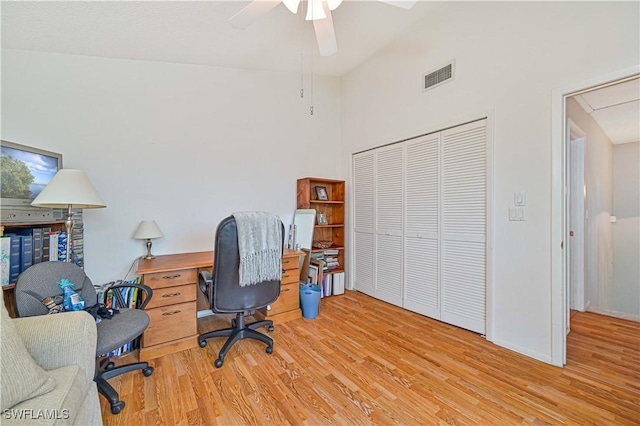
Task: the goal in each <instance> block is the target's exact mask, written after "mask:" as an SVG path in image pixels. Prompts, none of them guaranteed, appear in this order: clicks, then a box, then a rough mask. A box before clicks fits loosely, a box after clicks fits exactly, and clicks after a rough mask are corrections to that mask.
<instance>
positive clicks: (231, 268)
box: [198, 216, 284, 368]
mask: <svg viewBox="0 0 640 426" xmlns="http://www.w3.org/2000/svg"><path fill="white" fill-rule="evenodd" d="M280 227H281V232H280V234H281V235H282V241H280V247H279V250H280V252H281V253H282V247H283V244H284V226H283V225H282V222H280ZM239 266H240V254H239V249H238V228H237V225H236V220H235V219H234V217H233V216H229V217H228V218H226V219H224V220H223V221H222V222H220V224H219V225H218V229H217V231H216V237H215V250H214V264H213V278H212V277H211V274H210V273H209V272H208V271H204V272H201V273H200V277H199V279H198V284H199V286H200V290H201V291H202V292H203V293H204V294H205V296H207V298H208V300H209V306H210V307H211V310H212V311H213V312H215V313H235V314H236V317H235V319H233V320H232V327H230V328H225V329H222V330H214V331H211V332H209V333H204V334H201V335H200V336H199V337H198V340H199V341H200V347H203V348H204V347H205V346H207V339H209V338H211V337H228V339H227V341H226V342H225V344H224V346H222V349H220V353H219V354H218V359H217V360H216V362H215V365H216V367H218V368H220V367H222V363H223V362H224V358H225V356H226V355H227V352H229V349H231V346H232V345H233V344H234V343H236V342H237V341H238V340H240V339H247V338H248V339H256V340H259V341H261V342H264V343H266V344H267V349H266V352H267V353H268V354H270V353H272V352H273V339H272V338H271V337H269V336H267V335H265V334H262V333H260V332H258V331H256V329H258V328H260V327H268V330H269V331H273V330H274V328H273V321H270V320H265V321H257V322H253V323H250V324H247V323H246V322H245V317H246V316H249V315H252V314H253V313H254V312H255V310H257V309H260V308H264V307H265V306H267V305H269V304H271V303H273V302H275V301H276V299H277V298H278V296H279V295H280V281H279V280H278V281H263V282H260V283H257V284H253V285H248V286H245V287H241V286H240V284H239V272H238V271H239Z"/></svg>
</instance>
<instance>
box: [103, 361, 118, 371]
mask: <svg viewBox="0 0 640 426" xmlns="http://www.w3.org/2000/svg"><path fill="white" fill-rule="evenodd" d="M115 366H116V365H115V364H114V363H113V361H109V362H108V363H107V365H105V366H104V369H105V370H106V371H109V370H113V368H114V367H115Z"/></svg>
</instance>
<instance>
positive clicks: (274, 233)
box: [233, 212, 282, 287]
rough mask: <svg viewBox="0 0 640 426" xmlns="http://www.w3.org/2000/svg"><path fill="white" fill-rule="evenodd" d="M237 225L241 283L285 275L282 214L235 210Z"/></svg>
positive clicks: (241, 285) (246, 283)
mask: <svg viewBox="0 0 640 426" xmlns="http://www.w3.org/2000/svg"><path fill="white" fill-rule="evenodd" d="M233 217H234V218H235V220H236V225H237V227H238V249H239V251H240V271H239V272H240V287H244V286H247V285H251V284H257V283H259V282H262V281H278V280H281V279H282V234H281V233H282V228H281V226H280V224H281V222H280V218H279V217H278V216H276V215H274V214H271V213H265V212H236V213H233Z"/></svg>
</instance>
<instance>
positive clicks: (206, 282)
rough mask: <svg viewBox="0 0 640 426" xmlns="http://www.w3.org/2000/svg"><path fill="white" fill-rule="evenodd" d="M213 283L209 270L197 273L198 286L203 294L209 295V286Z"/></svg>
mask: <svg viewBox="0 0 640 426" xmlns="http://www.w3.org/2000/svg"><path fill="white" fill-rule="evenodd" d="M212 285H213V277H212V276H211V272H209V271H200V275H198V287H199V288H200V291H201V292H202V294H204V295H205V296H209V288H210V287H211V286H212Z"/></svg>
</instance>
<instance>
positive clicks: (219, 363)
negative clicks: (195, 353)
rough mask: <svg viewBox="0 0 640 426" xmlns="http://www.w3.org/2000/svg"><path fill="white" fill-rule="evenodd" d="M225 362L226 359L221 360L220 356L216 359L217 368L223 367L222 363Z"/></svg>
mask: <svg viewBox="0 0 640 426" xmlns="http://www.w3.org/2000/svg"><path fill="white" fill-rule="evenodd" d="M223 362H224V361H223V360H221V359H220V358H218V359H216V368H220V367H222V363H223Z"/></svg>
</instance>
